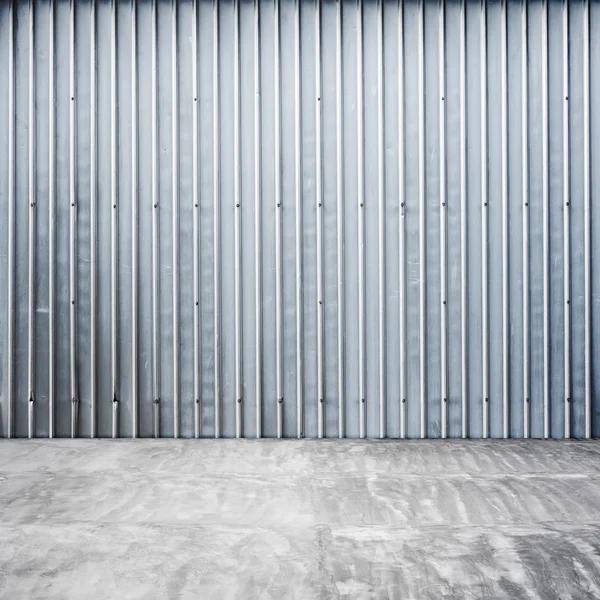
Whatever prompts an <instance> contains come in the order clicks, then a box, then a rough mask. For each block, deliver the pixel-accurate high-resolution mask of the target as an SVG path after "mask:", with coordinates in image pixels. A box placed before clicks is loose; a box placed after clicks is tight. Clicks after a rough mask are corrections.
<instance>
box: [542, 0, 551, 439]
mask: <svg viewBox="0 0 600 600" xmlns="http://www.w3.org/2000/svg"><path fill="white" fill-rule="evenodd" d="M542 52H543V58H542V247H543V318H544V327H543V328H544V344H543V346H544V367H543V370H544V398H543V408H544V438H549V437H550V434H551V430H550V232H549V219H550V203H549V175H550V170H549V169H550V165H549V153H548V149H549V147H548V128H549V125H550V121H549V118H548V60H549V48H548V1H547V0H542Z"/></svg>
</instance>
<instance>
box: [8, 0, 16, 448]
mask: <svg viewBox="0 0 600 600" xmlns="http://www.w3.org/2000/svg"><path fill="white" fill-rule="evenodd" d="M15 1H16V0H11V2H10V3H9V5H8V257H7V267H8V281H7V286H6V287H7V302H6V305H7V313H8V315H7V317H8V324H7V340H6V342H7V343H6V345H7V349H6V351H7V355H8V356H7V359H8V360H7V362H8V368H7V370H8V373H7V378H6V391H7V400H8V402H7V404H8V411H7V428H6V433H7V437H9V438H12V437H14V427H15V414H14V412H15V396H14V394H15V383H14V377H15V365H14V350H15V171H16V161H15V32H14V26H15V15H14V12H15Z"/></svg>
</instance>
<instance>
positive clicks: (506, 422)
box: [500, 0, 510, 438]
mask: <svg viewBox="0 0 600 600" xmlns="http://www.w3.org/2000/svg"><path fill="white" fill-rule="evenodd" d="M506 2H507V0H502V1H501V3H500V11H501V13H500V14H501V17H500V35H501V42H500V43H501V52H500V62H501V75H500V85H501V90H502V91H501V96H502V97H501V121H502V122H501V126H502V133H501V145H502V155H501V156H502V183H501V194H502V436H503V437H504V438H508V437H510V339H509V333H510V332H509V329H510V327H509V289H508V286H509V279H508V278H509V262H508V81H507V78H508V71H507V69H508V66H507V61H508V59H507V54H508V32H507V25H506V20H507V8H506Z"/></svg>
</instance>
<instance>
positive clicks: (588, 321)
mask: <svg viewBox="0 0 600 600" xmlns="http://www.w3.org/2000/svg"><path fill="white" fill-rule="evenodd" d="M590 101H591V100H590V2H589V0H584V3H583V227H584V229H583V253H584V258H583V262H584V274H583V276H584V284H583V287H584V292H583V293H584V322H585V327H584V331H585V334H584V335H585V340H584V388H585V389H584V403H585V430H584V435H585V437H586V438H590V437H592V291H591V277H592V274H591V271H592V268H591V261H592V258H591V257H592V242H591V233H590V227H591V224H592V214H591V185H592V180H591V171H590V138H591V130H590Z"/></svg>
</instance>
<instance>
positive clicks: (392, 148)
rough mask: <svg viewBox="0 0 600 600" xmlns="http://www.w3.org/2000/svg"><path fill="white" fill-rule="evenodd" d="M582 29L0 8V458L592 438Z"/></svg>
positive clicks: (480, 18) (402, 9) (595, 159)
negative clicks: (189, 445)
mask: <svg viewBox="0 0 600 600" xmlns="http://www.w3.org/2000/svg"><path fill="white" fill-rule="evenodd" d="M217 32H218V35H215V34H216V33H217ZM590 32H591V35H590ZM599 32H600V5H599V4H597V3H595V2H590V1H589V0H583V1H582V2H575V1H574V2H566V3H564V2H543V1H539V2H538V1H530V2H529V3H526V4H522V3H518V2H517V3H515V2H511V1H509V2H498V3H496V2H493V3H492V2H489V3H487V4H486V3H485V2H484V3H479V2H470V1H467V2H466V4H465V3H463V2H454V1H450V0H448V1H447V2H443V1H442V2H440V3H438V2H422V1H421V2H417V1H415V2H413V1H409V0H406V1H405V2H404V4H402V3H400V5H399V4H397V3H396V2H387V1H385V2H383V4H382V3H381V1H379V2H377V3H376V2H371V1H368V0H365V1H364V3H363V2H362V1H361V0H358V4H357V3H352V2H341V1H339V2H333V1H330V0H323V2H317V4H315V3H314V2H304V1H301V0H296V2H295V3H294V2H280V0H272V1H267V0H255V2H254V3H252V2H248V1H246V0H243V1H242V2H240V1H239V0H233V2H231V1H222V2H219V0H215V2H214V3H211V2H198V3H197V4H196V3H192V2H189V1H187V2H184V1H182V2H177V0H173V2H171V3H169V2H160V1H158V2H156V1H155V2H152V3H151V2H139V3H138V2H136V1H135V0H134V2H116V3H115V4H111V3H109V2H103V1H100V2H98V3H96V2H95V1H94V2H92V3H86V2H72V3H71V5H69V3H67V2H59V1H57V2H54V1H53V0H50V2H46V1H37V2H30V3H27V2H18V1H14V2H12V3H7V2H4V3H2V4H1V5H0V89H1V90H2V93H1V94H0V140H1V144H2V151H1V152H0V155H1V156H2V160H0V210H1V215H2V216H1V218H0V246H1V248H0V253H1V254H0V283H1V288H2V294H3V300H4V301H5V302H6V304H4V302H2V306H3V308H2V310H1V311H0V339H1V340H2V342H1V344H0V358H1V363H2V364H1V376H2V381H1V388H0V389H1V397H0V403H1V413H0V435H2V436H27V435H28V434H29V435H30V436H48V435H50V436H69V435H73V436H90V435H91V436H125V437H128V436H132V435H133V436H151V435H160V436H165V437H170V436H182V437H192V436H194V435H196V436H198V435H199V436H211V437H212V436H215V435H216V436H227V437H231V436H235V435H241V436H246V437H255V436H276V435H281V436H284V437H296V436H308V437H317V436H326V437H337V436H348V437H357V436H366V437H380V436H381V437H385V436H389V437H398V436H407V437H440V436H442V437H443V436H450V437H459V436H467V437H482V436H483V437H486V436H491V437H502V436H511V437H523V436H529V435H530V436H534V437H563V436H577V437H583V436H590V435H592V434H593V433H596V432H597V431H598V425H599V423H598V421H599V417H600V413H599V412H598V408H597V404H596V403H595V402H594V395H595V391H596V390H598V389H599V387H600V368H599V365H598V361H600V355H599V353H598V352H595V351H594V349H595V348H597V347H598V343H599V342H600V339H599V336H600V328H598V327H594V325H596V323H597V319H598V317H599V310H600V304H599V299H600V277H599V276H598V273H597V268H598V267H597V264H598V263H597V259H598V258H599V255H600V219H596V222H594V221H593V219H592V215H593V212H594V210H595V208H596V207H597V206H598V202H597V201H596V202H594V199H596V200H597V192H596V190H598V189H599V188H600V180H599V179H600V118H598V111H597V108H595V109H594V107H597V106H598V99H599V98H600V71H599V70H598V69H597V68H591V66H593V65H598V64H600V35H599ZM591 108H592V109H593V110H591Z"/></svg>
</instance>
